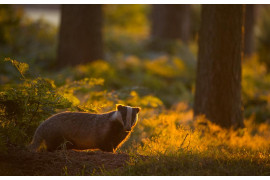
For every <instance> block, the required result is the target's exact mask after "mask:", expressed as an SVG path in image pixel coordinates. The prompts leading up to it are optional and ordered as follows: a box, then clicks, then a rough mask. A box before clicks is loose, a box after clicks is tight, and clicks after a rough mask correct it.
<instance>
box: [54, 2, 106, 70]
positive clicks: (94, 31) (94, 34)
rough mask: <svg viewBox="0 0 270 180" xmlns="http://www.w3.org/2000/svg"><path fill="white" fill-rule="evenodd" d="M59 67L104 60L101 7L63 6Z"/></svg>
mask: <svg viewBox="0 0 270 180" xmlns="http://www.w3.org/2000/svg"><path fill="white" fill-rule="evenodd" d="M61 14H62V15H61V25H60V34H59V47H58V65H59V66H60V67H63V66H66V65H77V64H83V63H87V62H91V61H94V60H97V59H101V58H103V47H102V31H101V28H102V11H101V5H62V13H61Z"/></svg>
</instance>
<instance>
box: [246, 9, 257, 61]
mask: <svg viewBox="0 0 270 180" xmlns="http://www.w3.org/2000/svg"><path fill="white" fill-rule="evenodd" d="M256 9H257V7H256V5H255V4H247V5H246V12H245V45H244V54H245V56H246V57H250V56H251V55H252V54H253V53H254V47H255V44H254V41H255V40H254V26H255V22H256Z"/></svg>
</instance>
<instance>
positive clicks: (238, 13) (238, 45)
mask: <svg viewBox="0 0 270 180" xmlns="http://www.w3.org/2000/svg"><path fill="white" fill-rule="evenodd" d="M244 11H245V5H203V6H202V23H201V29H200V34H199V55H198V67H197V79H196V92H195V104H194V115H195V116H198V115H205V117H206V118H207V119H209V120H210V121H212V122H214V123H216V124H218V125H220V126H222V127H226V128H229V127H235V128H237V127H240V126H243V117H242V106H241V61H242V59H243V55H242V54H243V53H242V52H243V38H244V28H242V26H243V23H244Z"/></svg>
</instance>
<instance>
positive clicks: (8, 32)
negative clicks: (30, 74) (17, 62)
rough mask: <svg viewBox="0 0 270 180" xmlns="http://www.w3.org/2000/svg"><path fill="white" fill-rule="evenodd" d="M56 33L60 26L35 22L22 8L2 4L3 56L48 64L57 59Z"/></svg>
mask: <svg viewBox="0 0 270 180" xmlns="http://www.w3.org/2000/svg"><path fill="white" fill-rule="evenodd" d="M56 33H57V28H56V27H53V26H52V25H50V24H49V23H47V22H45V21H44V20H42V19H40V20H38V21H32V20H30V19H29V18H27V17H26V16H25V15H24V12H23V11H22V10H20V9H15V8H14V7H13V6H12V5H0V58H5V57H12V58H14V59H21V60H22V61H24V62H26V63H28V64H31V65H32V64H38V65H39V66H40V67H49V66H51V65H52V64H53V60H54V59H55V52H56V45H57V43H56V39H57V37H56ZM0 69H1V67H0Z"/></svg>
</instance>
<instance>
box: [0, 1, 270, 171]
mask: <svg viewBox="0 0 270 180" xmlns="http://www.w3.org/2000/svg"><path fill="white" fill-rule="evenodd" d="M0 7H1V8H2V6H0ZM1 8H0V12H1V13H6V12H3V11H6V9H5V8H2V9H1ZM114 8H115V9H117V11H116V13H113V12H114V11H113V10H114ZM105 10H106V12H107V16H108V22H107V23H106V25H105V33H106V37H107V39H106V47H105V48H107V50H108V51H107V57H108V60H107V61H104V60H99V61H95V62H92V63H89V64H86V65H79V66H76V67H67V68H65V69H62V70H61V71H57V72H52V71H49V70H48V67H50V65H51V63H52V64H53V60H52V61H48V62H44V61H42V59H43V58H44V59H46V60H48V59H49V60H50V59H51V57H55V56H54V50H55V49H54V48H55V47H54V43H55V38H56V37H55V34H54V33H55V30H56V28H51V27H50V26H49V25H46V23H44V22H43V21H38V22H30V20H29V21H26V20H22V19H21V20H18V21H19V22H17V21H16V24H15V25H14V26H15V27H20V28H16V29H20V30H19V31H18V32H16V33H18V34H20V33H21V31H22V29H24V30H25V31H27V32H28V31H30V30H31V32H32V33H29V34H28V35H27V36H24V38H25V39H20V38H19V37H18V36H19V35H18V36H16V38H15V40H14V41H15V42H13V41H11V40H10V38H9V36H10V34H9V33H8V32H9V31H7V32H6V30H2V29H0V30H1V31H3V32H6V34H7V35H6V36H5V37H0V38H5V39H6V41H4V42H5V43H6V44H5V47H9V45H10V43H15V45H17V44H20V43H22V44H23V46H19V45H18V47H20V48H21V47H26V50H27V52H24V53H23V51H22V53H18V54H12V52H13V50H12V49H5V51H4V52H5V53H4V56H5V57H11V58H13V57H16V59H17V60H18V61H16V60H12V59H10V58H6V59H5V60H4V58H2V59H1V63H0V69H1V74H0V83H1V86H0V151H1V153H5V152H7V149H8V148H9V147H12V146H20V147H22V148H25V147H26V146H27V145H28V144H29V143H30V141H31V138H32V136H33V134H34V131H35V129H36V128H37V127H38V125H39V124H40V123H41V122H42V121H44V120H45V119H46V118H48V117H49V116H50V115H52V114H55V113H57V112H61V111H65V110H68V111H83V112H95V113H101V112H107V111H110V110H114V108H115V104H117V103H122V104H126V105H131V106H140V107H141V108H142V111H141V113H140V115H139V122H138V124H137V126H136V128H135V130H134V132H133V133H132V135H131V137H130V139H129V140H128V141H127V142H126V143H125V144H124V145H123V146H122V147H121V148H120V149H119V150H118V152H119V153H120V152H124V153H128V154H129V155H130V156H131V158H132V160H131V162H130V163H129V165H128V166H126V167H125V168H123V169H120V170H114V171H106V170H104V171H102V173H101V174H104V175H270V155H269V153H270V141H269V138H270V125H269V119H270V74H269V72H268V71H267V66H266V65H265V64H264V63H263V62H260V61H259V59H258V57H257V56H254V57H252V58H250V59H248V60H246V61H244V62H243V70H242V76H243V80H242V97H243V107H244V109H245V114H244V115H245V121H244V124H245V127H244V128H242V129H237V130H234V129H222V128H220V127H219V126H217V125H215V124H212V123H211V122H209V121H207V120H206V119H205V118H204V117H199V118H198V119H197V120H196V121H194V120H193V110H192V106H193V95H194V84H195V69H196V67H195V63H193V62H194V59H193V58H194V56H195V54H194V52H193V51H194V50H188V51H189V52H190V54H191V55H190V54H188V55H187V54H185V53H181V51H180V54H171V53H162V54H159V53H155V52H153V54H151V53H149V51H147V50H146V49H143V48H142V47H140V46H141V45H142V44H144V43H145V42H144V38H145V36H146V35H147V31H148V28H149V26H148V23H149V22H147V20H146V17H145V14H146V13H147V12H148V9H147V7H145V6H139V5H138V6H134V7H133V8H132V9H130V10H127V9H126V8H125V7H124V6H123V7H122V6H121V7H119V6H110V7H106V6H105ZM124 11H128V12H130V13H131V16H132V17H133V19H132V22H134V24H133V26H131V25H130V22H128V21H127V20H126V19H125V18H124V17H123V12H124ZM133 13H134V14H135V15H133ZM136 13H138V14H140V13H143V14H144V16H142V17H141V16H137V14H136ZM21 16H22V15H20V16H19V15H18V17H17V15H16V16H15V17H12V18H15V19H18V18H19V19H20V18H22V17H21ZM267 17H268V18H269V19H270V16H267ZM109 18H110V19H109ZM138 18H139V19H138ZM119 19H121V21H119ZM11 21H12V22H14V21H13V20H11ZM0 23H3V22H2V21H0ZM110 23H112V24H110ZM131 24H132V23H131ZM12 26H13V24H12ZM44 26H45V27H47V28H45V29H44V28H41V27H44ZM111 26H112V27H113V33H118V35H117V36H114V35H111V34H109V31H108V29H106V28H108V27H111ZM130 26H131V27H130ZM135 26H137V29H133V27H135ZM0 28H1V25H0ZM122 32H124V33H123V34H125V33H126V34H125V36H126V37H121V36H120V34H122ZM136 32H138V34H136ZM28 36H29V37H28ZM33 36H35V38H34V37H33ZM135 36H139V37H140V38H139V41H138V42H136V43H134V41H133V40H134V39H135ZM115 37H117V38H115ZM13 38H14V37H13ZM31 38H33V39H34V40H33V42H32V41H31V40H32V39H31ZM28 40H29V41H30V43H27V44H31V46H30V45H29V46H28V45H26V42H28ZM123 42H124V43H126V44H130V45H131V46H126V45H125V44H123ZM37 44H39V45H40V46H41V47H42V48H41V49H42V52H41V51H37V50H35V48H37ZM0 45H1V46H2V44H0ZM115 45H117V46H115ZM10 47H11V46H10ZM12 47H14V46H12ZM27 48H29V51H28V49H27ZM181 48H186V49H194V48H193V44H191V45H190V47H183V46H181ZM30 50H31V52H30ZM16 52H17V51H16ZM37 52H38V53H37ZM191 52H193V53H191ZM33 53H34V54H33ZM1 55H3V54H1ZM23 62H27V63H23ZM28 64H30V67H29V65H28ZM40 64H41V65H43V66H40ZM37 67H39V68H37ZM40 67H42V68H40ZM140 155H142V156H145V157H142V156H140Z"/></svg>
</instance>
